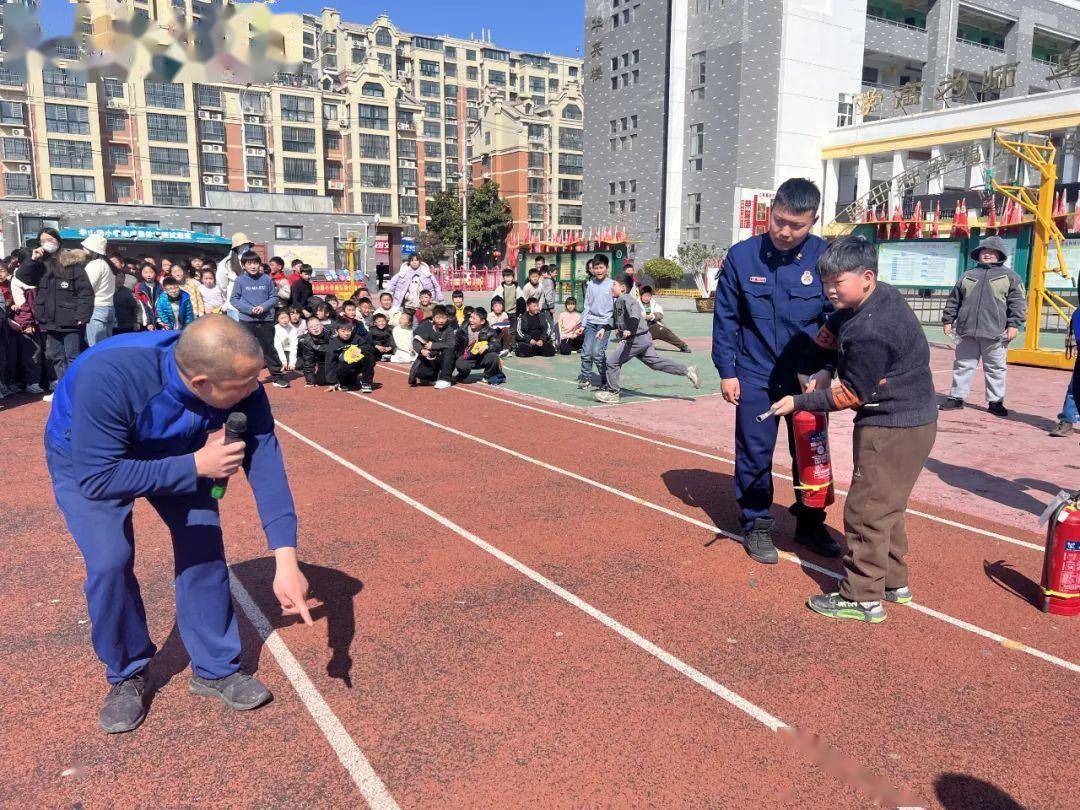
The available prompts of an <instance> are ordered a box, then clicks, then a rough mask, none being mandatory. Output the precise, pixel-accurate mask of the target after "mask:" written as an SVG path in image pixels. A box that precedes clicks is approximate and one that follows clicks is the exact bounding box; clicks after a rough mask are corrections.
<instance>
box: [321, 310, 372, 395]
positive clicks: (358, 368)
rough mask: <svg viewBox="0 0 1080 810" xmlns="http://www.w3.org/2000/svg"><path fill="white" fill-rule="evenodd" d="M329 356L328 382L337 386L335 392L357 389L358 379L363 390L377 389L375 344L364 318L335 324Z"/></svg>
mask: <svg viewBox="0 0 1080 810" xmlns="http://www.w3.org/2000/svg"><path fill="white" fill-rule="evenodd" d="M326 357H327V364H326V365H327V369H326V381H327V382H329V383H332V384H333V385H334V390H335V391H355V390H356V380H357V378H359V379H360V391H361V392H362V393H365V394H370V393H371V392H372V391H373V390H374V387H373V386H372V382H373V381H374V379H375V347H374V346H373V345H372V344H371V338H370V336H369V335H368V333H367V330H366V329H365V328H364V324H363V322H362V321H358V322H357V323H355V324H351V323H349V322H348V321H345V320H340V321H338V322H337V323H335V324H334V336H333V337H332V338H330V343H329V344H328V345H327V347H326Z"/></svg>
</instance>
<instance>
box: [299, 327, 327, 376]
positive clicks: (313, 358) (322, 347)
mask: <svg viewBox="0 0 1080 810" xmlns="http://www.w3.org/2000/svg"><path fill="white" fill-rule="evenodd" d="M330 337H331V335H330V330H329V329H323V331H322V332H321V333H320V334H318V335H313V334H311V333H310V332H307V333H305V334H303V335H301V336H300V339H299V340H298V341H297V342H296V348H297V355H298V357H297V360H298V361H299V364H298V365H299V367H300V371H301V373H303V375H304V377H306V378H308V382H312V381H313V379H314V377H313V376H309V375H314V374H315V370H316V367H318V366H324V365H326V353H327V350H328V349H329V347H330Z"/></svg>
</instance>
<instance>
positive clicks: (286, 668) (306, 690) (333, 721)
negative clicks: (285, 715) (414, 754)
mask: <svg viewBox="0 0 1080 810" xmlns="http://www.w3.org/2000/svg"><path fill="white" fill-rule="evenodd" d="M282 427H284V425H282ZM290 432H291V431H290ZM229 587H230V589H231V590H232V595H233V599H235V600H236V602H237V604H238V605H240V609H241V610H242V611H244V615H245V616H247V618H248V621H250V622H251V623H252V624H253V625H254V626H255V630H256V631H257V632H258V633H259V637H260V638H262V640H263V642H264V643H265V644H266V649H268V650H269V651H270V654H271V655H272V656H274V660H275V661H277V663H278V666H279V667H281V671H282V672H284V673H285V677H286V678H288V679H289V683H290V684H292V687H293V689H295V690H296V694H297V695H298V696H299V698H300V701H301V703H303V704H304V708H305V709H307V711H308V714H310V715H311V719H312V720H314V721H315V725H317V726H318V727H319V731H321V732H322V734H323V736H324V737H325V738H326V741H327V742H328V743H329V744H330V747H331V748H333V749H334V753H335V754H337V758H338V759H339V760H340V761H341V764H342V765H343V766H344V767H345V770H346V771H348V772H349V776H351V777H352V780H353V782H354V783H355V784H356V787H357V788H359V790H360V794H361V795H362V796H363V797H364V801H366V802H367V803H368V806H369V807H371V808H374V810H398V804H397V802H395V801H394V798H393V797H392V796H391V795H390V792H389V791H388V790H387V789H386V785H384V784H383V782H382V780H381V779H380V778H379V775H378V774H377V773H375V769H374V768H372V767H371V763H370V762H368V760H367V757H365V756H364V752H363V751H361V750H360V746H358V745H357V744H356V741H355V740H354V739H353V738H352V737H351V736H349V732H348V731H346V730H345V726H344V725H342V723H341V721H340V720H339V719H338V717H337V715H336V714H334V710H333V709H331V708H330V705H329V704H328V703H327V702H326V698H324V697H323V696H322V693H321V692H319V690H318V689H317V688H316V687H315V684H313V683H312V682H311V678H309V677H308V675H307V673H306V672H305V671H304V668H303V667H302V666H300V662H299V661H297V660H296V656H294V655H293V654H292V651H291V650H290V649H289V648H288V646H287V645H286V644H285V642H284V641H283V640H282V638H281V636H280V635H279V634H278V633H277V631H276V630H274V628H273V626H272V625H271V624H270V620H269V619H267V618H266V614H265V613H263V612H262V608H260V607H259V606H258V605H257V604H256V603H255V600H254V599H252V598H251V594H249V593H248V591H247V588H245V587H244V584H243V583H242V582H241V581H240V580H239V579H238V578H237V576H236V575H235V574H234V573H233V572H232V571H230V572H229Z"/></svg>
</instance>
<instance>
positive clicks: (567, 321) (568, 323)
mask: <svg viewBox="0 0 1080 810" xmlns="http://www.w3.org/2000/svg"><path fill="white" fill-rule="evenodd" d="M563 306H564V307H566V309H565V310H564V311H562V312H560V313H559V320H558V324H557V325H558V327H559V354H570V352H580V351H581V345H582V344H583V343H584V342H585V327H584V326H582V325H581V313H580V312H578V311H577V299H576V298H574V296H572V295H571V296H570V297H568V298H567V299H566V300H565V301H563Z"/></svg>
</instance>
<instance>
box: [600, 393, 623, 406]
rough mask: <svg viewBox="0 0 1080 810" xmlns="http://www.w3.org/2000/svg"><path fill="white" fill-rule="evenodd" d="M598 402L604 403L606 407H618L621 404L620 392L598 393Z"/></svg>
mask: <svg viewBox="0 0 1080 810" xmlns="http://www.w3.org/2000/svg"><path fill="white" fill-rule="evenodd" d="M596 400H597V402H603V403H604V404H605V405H618V404H619V392H618V391H597V392H596Z"/></svg>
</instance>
